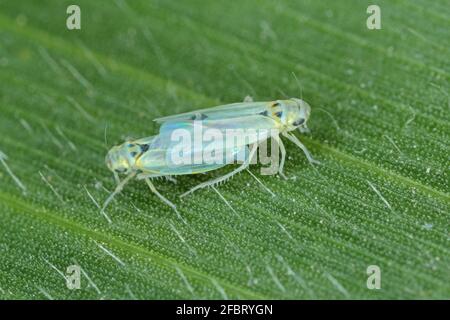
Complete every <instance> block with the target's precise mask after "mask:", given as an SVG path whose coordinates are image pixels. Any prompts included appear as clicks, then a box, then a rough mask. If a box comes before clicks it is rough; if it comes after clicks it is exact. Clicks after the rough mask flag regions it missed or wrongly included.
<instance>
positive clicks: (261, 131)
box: [159, 115, 277, 153]
mask: <svg viewBox="0 0 450 320" xmlns="http://www.w3.org/2000/svg"><path fill="white" fill-rule="evenodd" d="M276 128H277V123H276V122H275V121H274V120H273V119H271V118H268V117H265V116H262V115H253V116H247V117H240V118H234V119H233V120H230V119H221V120H203V121H192V120H189V121H183V122H166V123H164V124H163V125H162V126H161V128H160V133H159V139H160V140H161V143H162V144H163V145H164V146H166V148H173V147H174V145H176V144H179V143H180V138H181V137H182V138H183V140H188V139H190V141H188V143H189V144H190V145H191V146H192V147H191V148H192V152H193V153H197V152H201V151H202V150H204V149H205V148H206V147H208V145H209V144H210V143H211V142H208V141H205V139H204V137H205V136H206V135H213V136H215V137H216V138H215V139H214V141H213V142H212V143H215V144H216V149H232V148H235V147H237V148H240V147H242V146H244V145H250V144H253V143H257V142H261V141H264V140H266V139H267V138H268V137H269V136H270V134H271V132H270V131H271V130H273V129H276ZM185 143H186V142H185Z"/></svg>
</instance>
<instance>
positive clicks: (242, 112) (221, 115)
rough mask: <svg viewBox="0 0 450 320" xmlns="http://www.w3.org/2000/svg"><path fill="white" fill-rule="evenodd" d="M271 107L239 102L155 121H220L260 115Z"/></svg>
mask: <svg viewBox="0 0 450 320" xmlns="http://www.w3.org/2000/svg"><path fill="white" fill-rule="evenodd" d="M270 105H271V102H239V103H231V104H225V105H221V106H217V107H212V108H207V109H200V110H195V111H191V112H186V113H180V114H176V115H173V116H168V117H163V118H158V119H155V121H156V122H158V123H165V122H174V121H188V120H205V119H211V120H219V119H228V118H236V117H244V116H249V115H258V114H260V113H263V112H265V111H266V110H267V109H268V108H269V107H270Z"/></svg>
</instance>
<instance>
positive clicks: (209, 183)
mask: <svg viewBox="0 0 450 320" xmlns="http://www.w3.org/2000/svg"><path fill="white" fill-rule="evenodd" d="M257 148H258V146H257V145H256V144H254V145H253V146H252V149H251V150H250V155H249V156H248V158H247V159H246V160H245V161H244V162H243V163H242V164H241V165H240V166H239V167H238V168H236V169H235V170H233V171H231V172H229V173H227V174H226V175H223V176H221V177H218V178H216V179H213V180H210V181H206V182H203V183H200V184H199V185H196V186H195V187H193V188H192V189H190V190H189V191H187V192H185V193H183V194H182V195H181V197H184V196H187V195H188V194H190V193H192V192H194V191H196V190H198V189H202V188H206V187H209V186H214V185H215V184H218V183H220V182H223V181H225V180H228V179H230V178H231V177H232V176H234V175H235V174H236V173H239V172H241V171H242V170H245V169H247V168H248V166H249V165H250V162H251V160H252V158H253V156H254V155H255V153H256V149H257Z"/></svg>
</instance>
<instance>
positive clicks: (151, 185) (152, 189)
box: [144, 178, 184, 222]
mask: <svg viewBox="0 0 450 320" xmlns="http://www.w3.org/2000/svg"><path fill="white" fill-rule="evenodd" d="M144 180H145V182H146V183H147V185H148V187H149V188H150V190H151V191H152V192H153V193H154V194H156V195H157V196H158V198H160V199H161V201H162V202H164V203H165V204H167V205H168V206H169V207H171V208H172V209H173V210H175V212H176V213H177V215H178V216H179V217H181V216H180V213H179V212H178V210H177V206H176V205H174V204H173V203H172V202H170V201H169V200H168V199H167V198H165V197H164V196H163V195H162V194H161V193H159V192H158V190H156V188H155V186H154V185H153V183H152V182H151V181H150V179H149V178H145V179H144ZM182 220H183V219H182ZM183 222H184V220H183Z"/></svg>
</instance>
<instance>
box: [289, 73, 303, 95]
mask: <svg viewBox="0 0 450 320" xmlns="http://www.w3.org/2000/svg"><path fill="white" fill-rule="evenodd" d="M291 73H292V75H293V76H294V79H295V82H297V86H298V89H299V90H300V99H302V100H303V90H302V86H301V84H300V81H298V78H297V75H296V74H295V73H294V72H291Z"/></svg>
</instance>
